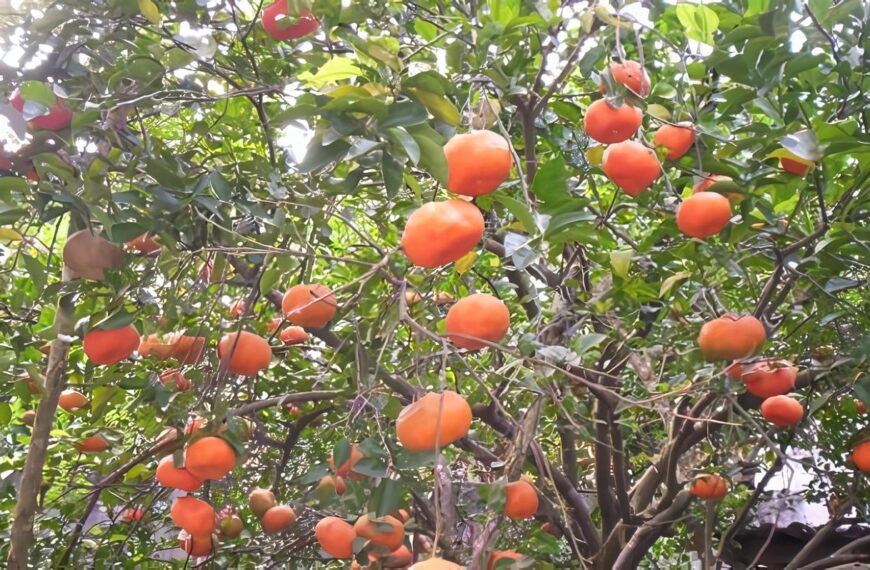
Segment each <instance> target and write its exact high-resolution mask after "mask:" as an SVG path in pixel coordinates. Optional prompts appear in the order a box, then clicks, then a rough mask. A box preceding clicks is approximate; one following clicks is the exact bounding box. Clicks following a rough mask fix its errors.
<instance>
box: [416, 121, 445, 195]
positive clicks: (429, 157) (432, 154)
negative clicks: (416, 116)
mask: <svg viewBox="0 0 870 570" xmlns="http://www.w3.org/2000/svg"><path fill="white" fill-rule="evenodd" d="M408 132H410V133H411V136H412V137H414V140H415V141H417V144H418V145H420V166H421V167H422V168H423V170H425V171H426V172H428V173H429V174H431V175H432V176H433V177H434V178H435V179H436V180H437V181H438V182H440V183H441V184H447V156H446V155H445V154H444V143H443V139H441V136H440V135H439V134H438V133H437V132H435V131H434V130H432V129H431V128H429V127H428V126H426V125H419V126H418V127H412V128H409V129H408Z"/></svg>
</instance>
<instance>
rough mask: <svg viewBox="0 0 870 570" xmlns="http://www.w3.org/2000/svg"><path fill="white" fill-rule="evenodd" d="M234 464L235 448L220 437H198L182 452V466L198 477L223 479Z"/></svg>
mask: <svg viewBox="0 0 870 570" xmlns="http://www.w3.org/2000/svg"><path fill="white" fill-rule="evenodd" d="M235 465H236V452H235V450H234V449H233V448H232V446H231V445H230V444H229V443H227V442H226V441H225V440H224V439H222V438H220V437H215V436H208V437H204V438H202V439H198V440H196V441H194V442H193V443H191V444H190V445H189V446H188V447H187V451H185V452H184V468H185V469H187V470H188V471H190V473H191V474H192V475H194V476H196V477H199V478H200V479H213V480H219V479H223V478H224V477H226V475H227V473H229V472H230V471H232V470H233V467H235Z"/></svg>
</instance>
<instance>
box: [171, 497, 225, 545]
mask: <svg viewBox="0 0 870 570" xmlns="http://www.w3.org/2000/svg"><path fill="white" fill-rule="evenodd" d="M169 516H171V517H172V522H174V523H175V526H177V527H179V528H183V529H184V530H186V531H187V532H189V533H190V534H191V535H193V536H211V533H212V531H214V525H215V516H214V509H213V508H212V506H211V505H209V504H208V503H206V502H205V501H202V500H200V499H196V498H194V497H176V498H175V500H174V501H173V502H172V506H171V507H170V508H169Z"/></svg>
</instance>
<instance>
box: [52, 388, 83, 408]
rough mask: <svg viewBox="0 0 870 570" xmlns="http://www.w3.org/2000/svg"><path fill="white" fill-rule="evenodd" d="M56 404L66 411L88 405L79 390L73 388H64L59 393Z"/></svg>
mask: <svg viewBox="0 0 870 570" xmlns="http://www.w3.org/2000/svg"><path fill="white" fill-rule="evenodd" d="M57 405H58V406H60V407H61V408H63V409H64V410H66V411H68V412H72V411H75V410H78V409H79V408H84V407H85V406H87V405H88V399H87V398H86V397H85V395H84V394H82V393H81V392H77V391H75V390H64V391H63V392H61V393H60V398H58V400H57Z"/></svg>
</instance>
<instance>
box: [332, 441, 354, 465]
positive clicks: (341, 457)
mask: <svg viewBox="0 0 870 570" xmlns="http://www.w3.org/2000/svg"><path fill="white" fill-rule="evenodd" d="M348 459H350V442H349V441H347V438H346V437H343V438H341V441H339V442H338V443H337V444H336V445H335V449H334V450H333V452H332V460H333V463H334V465H335V468H336V469H338V468H339V466H341V465H344V462H345V461H347V460H348Z"/></svg>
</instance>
